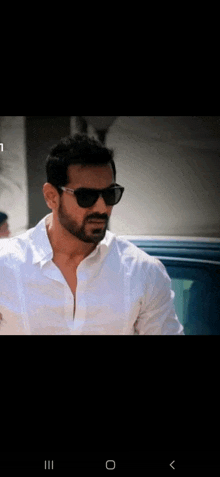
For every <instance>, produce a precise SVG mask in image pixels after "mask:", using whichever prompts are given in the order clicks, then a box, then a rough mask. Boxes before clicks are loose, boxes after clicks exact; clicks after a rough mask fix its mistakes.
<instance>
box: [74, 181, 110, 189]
mask: <svg viewBox="0 0 220 477" xmlns="http://www.w3.org/2000/svg"><path fill="white" fill-rule="evenodd" d="M115 185H116V182H113V184H110V185H109V186H108V187H104V189H95V188H94V187H84V186H80V187H77V188H76V189H74V187H70V186H66V187H68V188H69V189H73V190H78V189H88V190H106V189H110V187H113V186H115Z"/></svg>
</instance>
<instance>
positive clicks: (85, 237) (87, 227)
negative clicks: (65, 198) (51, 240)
mask: <svg viewBox="0 0 220 477" xmlns="http://www.w3.org/2000/svg"><path fill="white" fill-rule="evenodd" d="M105 218H106V217H105ZM58 220H59V222H60V224H61V225H62V227H63V228H64V229H65V230H67V231H68V232H69V233H70V234H72V235H73V236H74V237H77V238H78V239H79V240H81V241H82V242H86V243H94V244H98V243H99V242H101V240H103V238H104V237H105V233H106V230H107V227H108V222H109V218H106V224H103V225H102V226H98V224H92V223H89V222H88V221H89V220H90V217H86V218H85V219H84V221H83V223H82V225H79V224H78V223H77V222H76V220H74V219H73V218H72V217H70V216H69V215H68V213H67V212H66V211H65V210H64V208H63V206H62V204H61V203H60V205H59V209H58Z"/></svg>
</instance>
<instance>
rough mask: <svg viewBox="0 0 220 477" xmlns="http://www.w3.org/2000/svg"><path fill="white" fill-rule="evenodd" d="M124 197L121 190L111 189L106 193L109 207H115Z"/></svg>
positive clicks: (105, 197)
mask: <svg viewBox="0 0 220 477" xmlns="http://www.w3.org/2000/svg"><path fill="white" fill-rule="evenodd" d="M121 196H122V191H121V189H110V190H108V191H106V192H105V194H104V199H105V202H106V204H107V205H115V204H117V203H118V202H119V200H120V199H121Z"/></svg>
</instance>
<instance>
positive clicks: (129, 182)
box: [106, 116, 220, 237]
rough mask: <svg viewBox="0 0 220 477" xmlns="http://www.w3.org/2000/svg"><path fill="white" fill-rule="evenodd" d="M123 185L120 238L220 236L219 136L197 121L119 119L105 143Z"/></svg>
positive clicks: (117, 223)
mask: <svg viewBox="0 0 220 477" xmlns="http://www.w3.org/2000/svg"><path fill="white" fill-rule="evenodd" d="M106 145H107V147H111V148H114V150H115V162H116V169H117V182H118V183H119V184H121V185H123V186H124V187H125V192H124V196H123V198H122V200H121V202H120V203H119V204H118V205H116V206H115V208H114V209H113V212H112V215H111V221H110V230H112V231H113V232H114V233H116V234H117V235H120V234H128V235H133V234H138V235H142V234H146V235H188V236H213V237H217V236H218V237H220V220H219V218H220V200H219V195H220V191H219V184H220V168H219V138H216V137H215V136H213V137H212V136H210V131H209V132H208V131H207V129H206V127H205V126H204V125H203V123H202V121H199V120H197V119H195V118H193V117H169V116H168V117H148V116H143V117H128V116H125V117H118V118H117V119H116V121H115V123H114V124H113V125H112V126H111V128H110V130H109V133H108V135H107V140H106Z"/></svg>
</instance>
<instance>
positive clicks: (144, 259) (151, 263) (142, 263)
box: [114, 236, 171, 282]
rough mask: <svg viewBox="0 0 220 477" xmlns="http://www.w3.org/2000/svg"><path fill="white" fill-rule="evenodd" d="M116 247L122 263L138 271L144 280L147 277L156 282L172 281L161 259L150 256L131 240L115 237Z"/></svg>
mask: <svg viewBox="0 0 220 477" xmlns="http://www.w3.org/2000/svg"><path fill="white" fill-rule="evenodd" d="M114 247H115V249H117V250H118V254H119V256H120V260H121V262H122V263H124V264H127V265H128V267H129V268H130V269H131V270H132V269H133V270H134V272H136V271H138V272H139V273H141V274H142V275H143V278H144V277H146V275H147V276H148V277H151V278H152V279H153V280H154V279H155V280H156V281H157V280H160V279H162V280H163V279H165V280H166V281H167V280H168V282H170V281H171V280H170V277H169V275H168V273H167V271H166V268H165V266H164V265H163V263H162V262H161V261H160V260H159V258H157V257H155V256H153V255H149V254H148V253H147V252H144V250H142V249H140V248H139V247H137V245H135V244H134V243H132V242H130V241H129V240H127V239H125V238H122V237H120V236H119V237H117V236H115V246H114Z"/></svg>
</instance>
